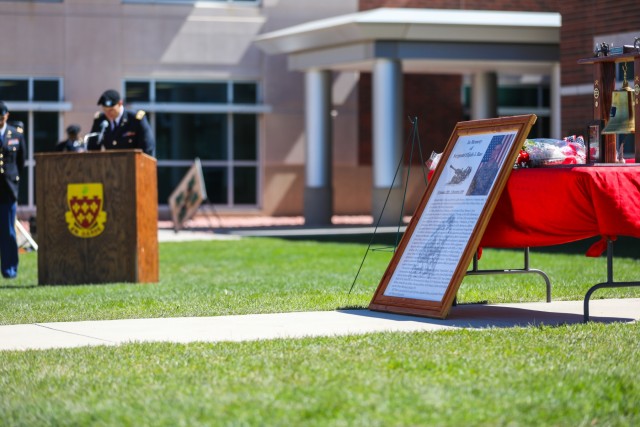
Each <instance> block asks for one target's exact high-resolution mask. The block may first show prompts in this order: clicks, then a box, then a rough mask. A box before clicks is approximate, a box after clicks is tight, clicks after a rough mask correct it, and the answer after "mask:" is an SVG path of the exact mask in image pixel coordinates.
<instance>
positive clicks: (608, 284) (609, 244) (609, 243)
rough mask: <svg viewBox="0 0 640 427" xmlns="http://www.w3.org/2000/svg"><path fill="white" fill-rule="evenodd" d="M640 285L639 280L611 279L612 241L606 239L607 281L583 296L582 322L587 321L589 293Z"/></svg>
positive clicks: (593, 287)
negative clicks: (619, 280)
mask: <svg viewBox="0 0 640 427" xmlns="http://www.w3.org/2000/svg"><path fill="white" fill-rule="evenodd" d="M632 286H640V282H614V281H613V241H612V240H611V239H607V281H606V282H603V283H598V284H596V285H593V286H592V287H591V288H589V290H588V291H587V293H586V295H585V296H584V323H587V322H588V321H589V298H591V294H592V293H594V292H595V291H596V290H598V289H601V288H624V287H632Z"/></svg>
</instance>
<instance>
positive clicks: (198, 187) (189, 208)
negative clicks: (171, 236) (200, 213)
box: [169, 158, 207, 232]
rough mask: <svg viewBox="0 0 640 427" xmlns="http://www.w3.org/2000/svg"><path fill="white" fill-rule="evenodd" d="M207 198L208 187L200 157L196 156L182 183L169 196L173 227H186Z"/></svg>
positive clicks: (177, 228) (178, 228) (179, 228)
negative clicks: (186, 223)
mask: <svg viewBox="0 0 640 427" xmlns="http://www.w3.org/2000/svg"><path fill="white" fill-rule="evenodd" d="M206 199H207V189H206V187H205V183H204V176H203V174H202V165H201V164H200V159H199V158H196V159H195V161H194V163H193V166H191V168H189V170H188V171H187V173H186V174H185V176H184V178H182V181H180V184H178V186H177V187H176V188H175V190H173V193H171V195H170V196H169V207H170V209H171V218H172V219H173V228H174V230H175V231H176V232H178V230H181V229H182V228H184V223H185V222H186V221H188V220H189V219H191V218H192V217H193V215H195V213H196V212H197V210H198V207H200V205H201V204H202V202H203V201H204V200H206Z"/></svg>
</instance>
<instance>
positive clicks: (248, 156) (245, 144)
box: [233, 114, 258, 160]
mask: <svg viewBox="0 0 640 427" xmlns="http://www.w3.org/2000/svg"><path fill="white" fill-rule="evenodd" d="M257 132H258V127H257V117H256V115H255V114H234V115H233V158H234V159H235V160H257V158H258V148H257Z"/></svg>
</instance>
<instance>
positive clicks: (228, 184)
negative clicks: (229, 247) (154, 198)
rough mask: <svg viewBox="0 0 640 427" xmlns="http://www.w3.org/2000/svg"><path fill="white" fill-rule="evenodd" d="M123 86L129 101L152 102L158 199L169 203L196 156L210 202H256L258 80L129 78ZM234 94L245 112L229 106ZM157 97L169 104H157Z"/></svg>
mask: <svg viewBox="0 0 640 427" xmlns="http://www.w3.org/2000/svg"><path fill="white" fill-rule="evenodd" d="M124 87H125V94H126V100H127V102H128V103H136V102H138V103H148V105H146V106H145V107H144V108H147V109H149V112H150V120H151V122H152V125H153V126H154V132H155V136H156V156H157V158H158V197H159V199H158V202H159V203H160V204H166V203H167V200H168V197H169V195H170V194H171V192H172V191H173V189H174V188H175V187H176V185H178V183H179V182H180V180H181V179H182V178H183V176H184V174H185V173H186V171H187V169H188V166H187V165H188V164H191V162H192V161H193V159H194V158H196V157H197V158H200V160H201V161H202V168H203V174H204V180H205V184H206V186H207V194H208V197H209V200H210V201H211V202H212V203H214V204H218V205H227V206H229V207H231V206H233V205H238V204H241V205H256V204H257V203H258V192H259V179H258V178H259V166H258V165H259V161H258V156H259V152H258V147H259V143H258V134H259V132H258V123H259V122H258V114H259V113H256V112H253V111H252V109H255V107H251V105H254V106H255V105H257V103H258V93H259V91H258V84H257V83H255V82H229V81H213V82H202V81H199V82H176V81H163V80H155V81H129V82H125V85H124ZM154 91H155V92H154ZM232 100H233V103H235V104H241V105H242V107H240V111H242V112H240V113H233V112H232V111H231V110H232V108H231V107H229V108H227V107H226V105H228V104H229V103H230V102H231V101H232ZM156 103H157V104H165V105H162V106H161V107H158V108H157V109H156V105H157V104H156ZM166 104H169V105H170V104H179V105H178V106H177V107H178V108H179V110H177V112H171V111H169V112H167V109H166ZM213 104H216V105H213ZM221 105H222V106H221ZM191 107H193V111H190V109H191ZM154 109H155V111H154ZM227 109H228V110H229V111H225V110H227ZM233 109H235V108H233ZM202 110H204V112H203V111H202ZM245 110H246V111H245ZM220 111H221V112H220Z"/></svg>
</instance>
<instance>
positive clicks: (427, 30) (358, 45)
mask: <svg viewBox="0 0 640 427" xmlns="http://www.w3.org/2000/svg"><path fill="white" fill-rule="evenodd" d="M560 26H561V17H560V14H558V13H537V12H502V11H478V10H443V9H406V8H397V9H394V8H382V9H374V10H369V11H364V12H358V13H353V14H348V15H342V16H338V17H334V18H329V19H322V20H318V21H313V22H309V23H306V24H302V25H296V26H293V27H290V28H285V29H283V30H279V31H274V32H270V33H266V34H263V35H261V36H259V37H258V38H257V39H256V41H255V42H256V44H257V46H258V47H259V48H261V49H262V50H263V51H265V52H266V53H269V54H286V55H287V59H288V66H289V68H290V69H291V70H297V71H303V72H305V123H306V124H305V127H306V153H307V162H306V187H305V223H307V224H330V223H331V215H332V198H333V193H332V187H331V186H332V177H331V159H332V152H331V150H332V141H331V137H332V136H331V135H332V132H331V126H332V125H331V105H332V101H331V90H330V89H331V87H330V85H331V73H332V72H334V71H362V72H371V74H372V104H373V105H372V112H373V118H372V123H373V129H372V130H373V131H372V135H373V144H372V154H373V165H372V166H373V167H372V174H373V177H372V178H373V189H372V206H371V213H372V215H373V216H374V218H378V216H379V217H380V224H384V225H387V224H389V225H391V224H393V223H394V221H397V219H398V218H401V216H402V214H403V213H402V212H400V208H401V207H402V206H403V203H402V197H403V195H402V191H401V190H402V189H401V188H400V187H399V185H400V183H399V182H398V181H396V180H395V171H396V170H397V167H398V165H399V164H400V162H401V154H402V123H403V119H402V117H403V115H402V107H403V104H402V99H401V96H402V93H403V90H402V84H403V83H402V80H403V79H402V74H403V73H422V74H426V73H437V74H465V75H470V76H471V77H472V79H471V80H472V96H471V98H472V105H471V118H472V119H483V118H489V117H496V112H497V106H496V99H497V96H496V94H497V83H496V76H497V74H498V73H503V74H511V75H518V74H520V75H548V76H550V77H551V78H550V81H551V88H550V89H551V90H550V92H551V96H550V98H551V102H550V103H551V113H550V119H551V120H550V124H551V126H550V127H551V135H550V136H552V137H556V138H557V137H559V135H560V63H559V60H560V47H559V43H560ZM387 201H388V203H387ZM385 206H386V209H385ZM389 206H391V207H392V209H389Z"/></svg>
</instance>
